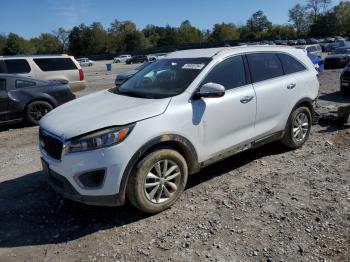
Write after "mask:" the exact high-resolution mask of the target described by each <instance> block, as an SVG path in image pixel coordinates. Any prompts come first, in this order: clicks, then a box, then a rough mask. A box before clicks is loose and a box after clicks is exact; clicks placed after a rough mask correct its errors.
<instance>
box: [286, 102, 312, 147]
mask: <svg viewBox="0 0 350 262" xmlns="http://www.w3.org/2000/svg"><path fill="white" fill-rule="evenodd" d="M311 125H312V116H311V112H310V109H309V108H307V107H305V106H302V107H299V108H297V109H295V110H294V111H293V112H292V114H291V115H290V117H289V120H288V123H287V126H286V130H285V135H284V137H283V139H282V143H283V144H284V145H285V146H287V147H288V148H291V149H297V148H300V147H302V146H303V145H304V143H305V142H306V141H307V140H308V138H309V135H310V131H311Z"/></svg>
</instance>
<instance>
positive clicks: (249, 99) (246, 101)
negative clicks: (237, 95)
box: [241, 96, 254, 104]
mask: <svg viewBox="0 0 350 262" xmlns="http://www.w3.org/2000/svg"><path fill="white" fill-rule="evenodd" d="M253 98H254V96H245V97H243V98H242V99H241V103H242V104H247V103H249V102H250V101H252V100H253Z"/></svg>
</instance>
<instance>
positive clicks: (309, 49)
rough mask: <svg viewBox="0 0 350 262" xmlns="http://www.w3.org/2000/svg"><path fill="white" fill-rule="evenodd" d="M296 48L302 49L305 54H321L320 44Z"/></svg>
mask: <svg viewBox="0 0 350 262" xmlns="http://www.w3.org/2000/svg"><path fill="white" fill-rule="evenodd" d="M296 48H298V49H301V50H303V51H304V52H305V53H306V54H313V55H317V56H319V57H321V56H322V48H321V46H320V45H318V44H317V45H303V46H297V47H296Z"/></svg>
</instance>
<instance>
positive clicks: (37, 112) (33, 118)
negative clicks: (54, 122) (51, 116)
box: [25, 101, 53, 125]
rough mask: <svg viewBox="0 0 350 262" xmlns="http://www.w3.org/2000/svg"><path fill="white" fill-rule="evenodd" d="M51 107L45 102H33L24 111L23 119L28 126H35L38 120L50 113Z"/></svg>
mask: <svg viewBox="0 0 350 262" xmlns="http://www.w3.org/2000/svg"><path fill="white" fill-rule="evenodd" d="M52 109H53V106H52V105H51V104H50V103H48V102H46V101H34V102H32V103H30V104H29V105H28V106H27V107H26V110H25V119H26V121H27V122H28V123H29V124H32V125H37V124H38V123H39V121H40V119H41V118H42V117H43V116H44V115H46V114H47V113H48V112H50V111H51V110H52Z"/></svg>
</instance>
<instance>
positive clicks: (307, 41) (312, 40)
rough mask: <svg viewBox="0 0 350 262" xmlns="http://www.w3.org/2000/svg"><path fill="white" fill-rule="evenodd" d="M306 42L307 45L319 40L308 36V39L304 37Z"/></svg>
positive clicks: (316, 42)
mask: <svg viewBox="0 0 350 262" xmlns="http://www.w3.org/2000/svg"><path fill="white" fill-rule="evenodd" d="M306 43H307V44H308V45H315V44H318V43H319V41H318V40H317V39H316V38H308V39H306Z"/></svg>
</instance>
